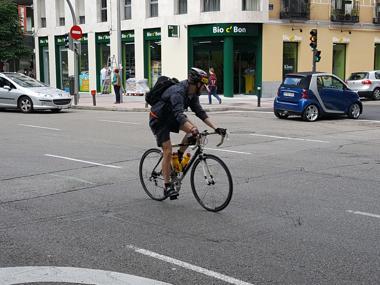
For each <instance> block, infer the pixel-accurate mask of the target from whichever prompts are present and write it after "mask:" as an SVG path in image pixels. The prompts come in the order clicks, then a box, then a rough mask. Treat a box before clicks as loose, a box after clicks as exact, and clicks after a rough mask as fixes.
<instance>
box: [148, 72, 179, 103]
mask: <svg viewBox="0 0 380 285" xmlns="http://www.w3.org/2000/svg"><path fill="white" fill-rule="evenodd" d="M178 82H179V81H178V79H177V78H174V77H173V78H170V77H167V76H160V77H158V79H157V82H156V84H154V86H153V88H152V89H150V91H149V92H148V93H146V95H145V101H146V102H147V103H148V104H149V105H150V106H153V105H154V104H156V103H157V102H158V101H160V99H161V95H162V94H163V93H164V92H165V90H166V89H168V88H169V87H170V86H172V85H174V84H177V83H178Z"/></svg>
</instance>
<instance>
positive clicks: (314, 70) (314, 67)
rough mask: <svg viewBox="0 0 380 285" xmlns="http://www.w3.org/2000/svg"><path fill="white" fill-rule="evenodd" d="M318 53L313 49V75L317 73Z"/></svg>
mask: <svg viewBox="0 0 380 285" xmlns="http://www.w3.org/2000/svg"><path fill="white" fill-rule="evenodd" d="M316 52H317V50H316V49H313V73H315V72H316V71H317V62H316V61H315V54H316Z"/></svg>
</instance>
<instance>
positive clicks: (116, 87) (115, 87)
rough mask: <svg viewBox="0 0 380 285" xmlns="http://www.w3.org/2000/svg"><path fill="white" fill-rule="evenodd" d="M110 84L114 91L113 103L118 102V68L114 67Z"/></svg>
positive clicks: (119, 82)
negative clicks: (114, 99)
mask: <svg viewBox="0 0 380 285" xmlns="http://www.w3.org/2000/svg"><path fill="white" fill-rule="evenodd" d="M112 85H113V89H114V91H115V96H116V101H115V104H120V86H121V78H120V74H119V69H117V68H115V70H114V73H113V78H112Z"/></svg>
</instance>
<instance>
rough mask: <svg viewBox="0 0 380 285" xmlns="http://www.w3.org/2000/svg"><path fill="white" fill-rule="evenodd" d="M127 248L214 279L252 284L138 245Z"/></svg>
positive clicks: (231, 282)
mask: <svg viewBox="0 0 380 285" xmlns="http://www.w3.org/2000/svg"><path fill="white" fill-rule="evenodd" d="M128 248H130V249H132V250H134V251H135V252H138V253H141V254H143V255H146V256H149V257H152V258H156V259H159V260H162V261H165V262H168V263H171V264H174V265H177V266H180V267H183V268H186V269H189V270H192V271H195V272H198V273H201V274H204V275H207V276H210V277H212V278H215V279H219V280H223V281H224V282H227V283H230V284H236V285H253V284H252V283H247V282H244V281H242V280H239V279H236V278H233V277H229V276H227V275H224V274H220V273H218V272H214V271H211V270H208V269H205V268H202V267H199V266H196V265H192V264H190V263H187V262H183V261H181V260H178V259H174V258H171V257H169V256H166V255H162V254H158V253H155V252H153V251H149V250H146V249H142V248H138V247H135V246H133V245H129V246H128Z"/></svg>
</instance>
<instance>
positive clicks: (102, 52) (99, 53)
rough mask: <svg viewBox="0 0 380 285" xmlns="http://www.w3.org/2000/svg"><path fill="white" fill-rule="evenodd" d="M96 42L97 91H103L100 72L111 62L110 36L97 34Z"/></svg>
mask: <svg viewBox="0 0 380 285" xmlns="http://www.w3.org/2000/svg"><path fill="white" fill-rule="evenodd" d="M95 41H96V86H97V90H98V91H101V76H100V70H101V69H102V68H103V67H104V66H108V65H109V62H110V55H111V50H110V34H109V33H97V34H96V35H95Z"/></svg>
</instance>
